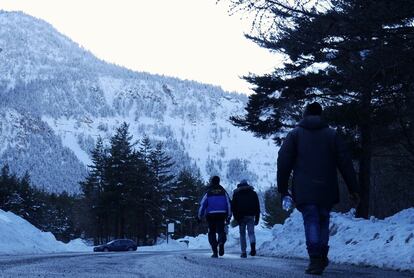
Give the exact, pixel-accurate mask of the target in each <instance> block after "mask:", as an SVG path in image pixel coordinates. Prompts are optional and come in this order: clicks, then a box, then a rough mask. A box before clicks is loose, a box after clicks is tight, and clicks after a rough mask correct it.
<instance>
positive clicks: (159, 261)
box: [0, 251, 414, 278]
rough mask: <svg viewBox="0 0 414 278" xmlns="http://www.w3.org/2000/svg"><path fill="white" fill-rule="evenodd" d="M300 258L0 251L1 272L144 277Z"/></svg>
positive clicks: (228, 273)
mask: <svg viewBox="0 0 414 278" xmlns="http://www.w3.org/2000/svg"><path fill="white" fill-rule="evenodd" d="M306 264H307V262H306V261H304V260H294V259H280V258H264V257H255V258H248V259H243V260H242V259H240V258H239V256H238V255H237V254H226V255H225V256H224V257H223V258H219V259H212V258H210V257H209V253H208V252H207V251H177V252H129V253H67V254H52V255H31V256H27V255H26V256H0V277H145V278H156V277H162V278H170V277H171V278H181V277H191V278H203V277H208V278H220V277H226V278H236V277H237V278H240V277H262V278H267V277H311V276H309V275H304V274H303V270H304V268H305V267H306ZM324 277H362V278H364V277H386V278H394V277H414V273H407V272H396V271H390V270H381V269H378V268H368V267H357V266H349V265H336V264H333V265H331V266H329V268H328V269H327V271H326V273H325V274H324Z"/></svg>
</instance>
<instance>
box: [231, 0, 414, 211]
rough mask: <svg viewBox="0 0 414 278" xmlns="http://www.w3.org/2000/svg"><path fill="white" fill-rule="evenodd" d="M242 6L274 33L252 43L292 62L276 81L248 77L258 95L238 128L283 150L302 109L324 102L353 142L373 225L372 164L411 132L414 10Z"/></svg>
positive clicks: (364, 2)
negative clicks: (269, 138) (407, 130)
mask: <svg viewBox="0 0 414 278" xmlns="http://www.w3.org/2000/svg"><path fill="white" fill-rule="evenodd" d="M236 6H237V7H239V8H240V7H241V8H242V9H244V8H245V9H249V10H253V11H254V12H257V15H258V17H257V19H258V22H257V23H258V24H262V25H260V26H258V28H261V27H264V26H263V25H266V24H265V22H261V21H260V18H266V19H268V18H269V17H271V18H272V20H271V21H270V22H273V24H274V25H272V26H266V27H267V28H268V29H267V30H269V32H260V33H258V35H250V36H248V37H249V38H250V39H252V40H253V41H255V42H256V43H258V44H259V45H261V46H263V47H265V48H267V49H270V50H272V51H276V52H279V53H282V54H283V55H285V57H286V58H287V59H285V62H284V65H283V67H280V68H277V69H275V71H274V72H273V73H272V74H266V75H263V76H258V75H251V76H248V77H246V80H248V81H249V82H250V83H252V84H254V85H255V88H254V91H255V94H253V95H251V96H250V97H249V103H248V105H247V107H246V112H247V113H246V115H245V116H242V117H233V118H232V121H233V123H234V124H235V125H237V126H240V127H242V128H243V129H245V130H250V131H253V132H254V133H255V134H256V135H258V136H274V139H275V140H276V142H277V143H280V142H281V139H282V138H283V136H284V134H285V133H286V131H288V130H289V129H291V128H292V127H293V126H294V125H293V123H295V122H297V121H298V120H299V119H300V118H301V114H302V108H303V107H304V105H305V104H306V103H309V102H312V101H319V102H321V103H322V104H323V105H324V106H325V110H326V114H325V116H326V118H327V120H328V121H329V123H330V124H331V125H333V126H336V127H339V128H340V129H341V130H342V131H343V132H344V133H345V135H346V136H347V137H348V138H349V139H350V140H352V141H353V142H354V151H355V152H354V154H355V158H356V159H357V160H358V163H359V167H358V169H359V182H360V185H361V192H360V193H361V199H362V201H361V203H360V205H359V207H358V209H357V214H358V216H360V217H365V218H366V217H368V215H369V208H370V203H369V200H370V187H371V168H372V166H371V161H372V157H373V155H375V151H376V150H377V149H378V147H379V146H380V147H384V146H387V144H389V139H390V138H394V139H395V136H389V135H390V134H398V133H401V132H402V129H404V126H407V125H408V126H410V125H411V124H410V120H409V117H407V115H408V113H409V110H410V106H409V103H410V99H412V97H413V84H414V83H413V81H412V80H414V78H413V77H414V70H413V68H412V61H413V60H414V51H413V44H412V35H411V34H412V32H413V30H414V27H413V26H412V25H411V23H410V22H411V20H412V18H413V16H414V5H413V4H412V2H411V1H408V0H397V1H386V0H375V1H374V0H333V1H330V2H326V1H315V2H313V5H311V4H310V3H309V1H301V0H298V1H284V0H276V1H252V0H241V1H237V3H236ZM261 15H264V16H263V17H261ZM397 137H400V136H397ZM400 138H401V137H400ZM400 138H398V139H400ZM387 141H388V142H387Z"/></svg>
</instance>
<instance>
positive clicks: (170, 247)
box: [138, 239, 188, 251]
mask: <svg viewBox="0 0 414 278" xmlns="http://www.w3.org/2000/svg"><path fill="white" fill-rule="evenodd" d="M185 249H188V247H187V244H186V243H184V242H179V241H177V240H173V239H170V240H168V243H167V241H166V240H164V241H162V242H160V243H159V244H156V245H153V246H139V247H138V251H179V250H185Z"/></svg>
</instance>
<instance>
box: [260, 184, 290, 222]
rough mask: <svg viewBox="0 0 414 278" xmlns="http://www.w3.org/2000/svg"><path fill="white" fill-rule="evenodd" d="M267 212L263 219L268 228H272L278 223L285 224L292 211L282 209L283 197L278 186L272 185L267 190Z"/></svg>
mask: <svg viewBox="0 0 414 278" xmlns="http://www.w3.org/2000/svg"><path fill="white" fill-rule="evenodd" d="M264 202H265V214H264V216H263V220H264V222H265V226H266V227H267V228H272V227H273V226H274V225H276V224H283V222H284V221H285V220H286V218H288V217H289V215H290V213H289V212H286V211H284V210H283V209H282V202H281V197H280V195H279V194H278V192H277V188H276V187H270V188H269V189H267V190H266V191H265V196H264Z"/></svg>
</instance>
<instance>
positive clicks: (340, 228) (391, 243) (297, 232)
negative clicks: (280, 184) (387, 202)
mask: <svg viewBox="0 0 414 278" xmlns="http://www.w3.org/2000/svg"><path fill="white" fill-rule="evenodd" d="M330 234H331V237H330V248H331V249H330V254H329V258H330V260H331V261H333V262H337V263H351V264H358V265H370V266H377V267H386V268H392V269H397V270H414V208H410V209H406V210H403V211H401V212H399V213H397V214H395V215H394V216H392V217H389V218H386V219H384V220H379V219H376V218H371V219H369V220H365V219H357V218H354V217H353V214H352V212H351V213H347V214H341V213H332V214H331V224H330ZM256 237H257V244H258V246H259V250H258V253H259V254H260V255H262V256H278V257H291V258H307V253H306V243H305V238H304V229H303V222H302V215H301V214H300V212H298V211H297V210H295V211H294V212H293V213H292V214H291V216H290V218H288V219H287V220H286V221H285V223H284V224H283V225H275V226H274V227H273V229H271V230H270V229H265V228H262V227H256ZM184 239H185V240H188V241H189V248H193V249H199V248H209V245H208V239H207V236H206V235H199V236H197V237H195V238H192V237H186V238H184ZM226 246H227V248H239V235H238V228H237V227H236V228H231V229H230V230H229V234H228V241H227V243H226Z"/></svg>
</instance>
